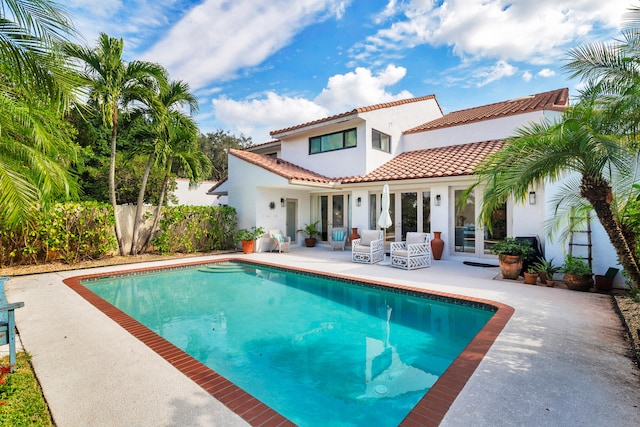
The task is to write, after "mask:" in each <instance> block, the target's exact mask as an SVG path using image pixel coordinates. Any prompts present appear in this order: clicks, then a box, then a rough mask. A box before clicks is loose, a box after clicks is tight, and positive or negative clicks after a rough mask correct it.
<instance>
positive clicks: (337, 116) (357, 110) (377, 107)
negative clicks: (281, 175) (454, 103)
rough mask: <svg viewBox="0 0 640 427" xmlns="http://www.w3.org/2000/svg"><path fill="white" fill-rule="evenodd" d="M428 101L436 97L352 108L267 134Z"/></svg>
mask: <svg viewBox="0 0 640 427" xmlns="http://www.w3.org/2000/svg"><path fill="white" fill-rule="evenodd" d="M428 99H434V100H435V99H436V96H435V95H427V96H421V97H419V98H409V99H402V100H399V101H392V102H385V103H382V104H375V105H370V106H368V107H360V108H354V109H353V110H351V111H347V112H344V113H340V114H335V115H333V116H329V117H324V118H322V119H318V120H314V121H311V122H307V123H302V124H299V125H295V126H291V127H288V128H284V129H278V130H273V131H271V132H269V134H270V135H271V136H274V135H278V134H280V133H284V132H289V131H292V130H296V129H302V128H305V127H307V126H313V125H316V124H319V123H324V122H330V121H331V120H335V119H340V118H342V117H347V116H351V115H355V114H358V113H365V112H367V111H373V110H380V109H383V108H390V107H396V106H398V105H402V104H409V103H412V102H419V101H425V100H428ZM436 103H437V100H436ZM438 108H439V107H438Z"/></svg>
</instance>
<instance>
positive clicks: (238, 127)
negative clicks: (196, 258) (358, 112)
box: [64, 0, 639, 143]
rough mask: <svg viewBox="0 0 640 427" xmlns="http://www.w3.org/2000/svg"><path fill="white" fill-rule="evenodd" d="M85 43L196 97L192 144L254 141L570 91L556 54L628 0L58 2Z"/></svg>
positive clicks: (592, 32) (615, 19) (598, 34)
mask: <svg viewBox="0 0 640 427" xmlns="http://www.w3.org/2000/svg"><path fill="white" fill-rule="evenodd" d="M64 5H65V7H66V8H67V10H68V12H69V13H70V15H71V17H72V19H73V21H74V23H75V25H76V27H77V29H78V30H79V32H80V34H81V35H82V36H83V38H84V40H83V43H85V44H86V45H88V46H90V47H93V46H95V44H96V40H97V38H98V35H99V33H100V32H104V33H106V34H108V35H109V36H112V37H121V38H123V39H124V42H125V59H127V60H134V59H143V60H148V61H153V62H157V63H159V64H161V65H163V66H164V67H165V68H167V69H168V70H169V74H170V77H171V78H172V79H173V80H184V81H186V82H188V83H189V84H190V86H191V89H192V91H193V92H194V93H195V94H196V95H197V96H198V100H199V103H200V111H199V112H198V114H197V115H196V120H197V121H198V124H199V126H200V130H201V132H203V133H206V132H213V131H215V130H217V129H223V130H226V131H230V132H231V133H233V134H235V135H240V134H243V135H245V136H250V137H252V139H253V142H254V143H261V142H266V141H268V140H269V139H270V136H269V131H271V130H276V129H280V128H284V127H288V126H292V125H295V124H299V123H304V122H307V121H310V120H315V119H318V118H321V117H325V116H328V115H331V114H337V113H341V112H345V111H348V110H351V109H353V108H355V107H363V106H367V105H372V104H377V103H380V102H389V101H393V100H397V99H403V98H408V97H414V96H425V95H431V94H435V95H436V98H437V100H438V102H439V103H440V106H441V108H442V109H443V110H444V111H445V113H446V112H451V111H456V110H460V109H464V108H469V107H474V106H478V105H485V104H489V103H493V102H499V101H503V100H508V99H512V98H515V97H518V96H523V95H528V94H533V93H538V92H544V91H548V90H553V89H558V88H562V87H569V89H570V93H571V95H572V96H573V95H576V94H577V90H578V89H579V84H580V82H579V81H577V80H569V79H568V76H567V74H566V73H565V72H564V71H563V70H562V68H561V67H562V65H563V64H564V61H565V59H566V51H567V49H569V48H571V47H575V46H578V45H580V44H583V43H588V42H593V41H609V40H611V39H613V38H614V37H617V36H618V34H619V31H620V25H621V23H622V22H623V16H624V14H625V13H626V12H627V11H628V9H629V7H631V6H634V5H635V6H637V5H639V4H638V3H637V2H636V3H632V2H630V0H607V1H602V0H512V1H506V0H505V1H500V0H449V1H442V0H431V1H430V0H406V1H400V0H269V1H265V0H200V1H191V0H141V1H140V0H139V1H133V0H68V1H66V2H65V3H64Z"/></svg>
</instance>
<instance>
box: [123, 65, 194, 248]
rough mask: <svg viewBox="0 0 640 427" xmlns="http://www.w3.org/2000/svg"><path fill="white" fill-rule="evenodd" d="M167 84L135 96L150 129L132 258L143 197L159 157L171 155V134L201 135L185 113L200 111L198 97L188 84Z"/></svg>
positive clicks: (139, 110) (163, 83)
mask: <svg viewBox="0 0 640 427" xmlns="http://www.w3.org/2000/svg"><path fill="white" fill-rule="evenodd" d="M167 80H168V79H167V78H166V75H165V76H164V78H163V79H162V80H161V81H160V84H158V85H156V86H154V87H150V86H148V85H146V86H145V87H143V88H141V90H140V91H139V92H138V94H137V95H134V98H135V99H136V100H137V101H138V103H139V104H141V106H139V107H138V108H136V112H138V113H140V114H142V115H144V116H145V118H146V121H147V126H146V127H145V131H144V133H145V134H146V135H147V140H148V141H149V142H150V143H149V144H144V147H145V148H146V149H147V152H148V155H149V158H148V161H147V164H146V167H145V170H144V174H143V176H142V183H141V185H140V191H139V193H138V200H137V206H136V215H135V219H134V222H133V237H132V240H131V250H130V255H136V254H137V253H138V249H137V248H138V236H139V233H140V225H141V222H142V208H143V203H144V195H145V191H146V188H147V179H148V177H149V173H150V171H151V168H152V166H153V165H154V163H155V158H156V156H157V155H158V154H163V153H164V152H166V151H169V152H170V151H171V148H172V147H171V146H170V143H171V142H172V132H175V130H174V129H175V128H180V127H182V128H188V129H190V130H193V134H194V137H197V135H198V131H197V127H195V124H194V123H193V121H191V120H189V119H188V116H186V115H185V113H184V112H183V111H184V108H185V107H188V108H189V111H190V112H193V111H196V110H197V108H198V101H197V99H196V97H195V96H194V95H193V94H191V93H190V92H189V85H188V84H187V83H185V82H182V81H173V82H171V83H167ZM184 123H188V125H189V126H186V127H185V126H184V125H182V124H184ZM181 125H182V126H181ZM165 157H166V154H165Z"/></svg>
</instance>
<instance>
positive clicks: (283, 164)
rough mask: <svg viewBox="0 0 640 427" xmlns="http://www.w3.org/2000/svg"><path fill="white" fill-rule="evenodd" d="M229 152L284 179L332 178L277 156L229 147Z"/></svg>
mask: <svg viewBox="0 0 640 427" xmlns="http://www.w3.org/2000/svg"><path fill="white" fill-rule="evenodd" d="M229 154H231V155H232V156H235V157H237V158H239V159H241V160H244V161H245V162H248V163H251V164H254V165H256V166H259V167H261V168H263V169H265V170H267V171H269V172H272V173H275V174H276V175H280V176H281V177H283V178H286V179H290V180H291V179H295V180H300V181H307V182H319V183H331V182H333V181H334V180H332V179H331V178H327V177H326V176H323V175H320V174H319V173H316V172H313V171H310V170H308V169H305V168H302V167H300V166H298V165H295V164H293V163H291V162H287V161H286V160H283V159H281V158H278V157H270V156H265V155H263V154H257V153H252V152H249V151H243V150H235V149H229Z"/></svg>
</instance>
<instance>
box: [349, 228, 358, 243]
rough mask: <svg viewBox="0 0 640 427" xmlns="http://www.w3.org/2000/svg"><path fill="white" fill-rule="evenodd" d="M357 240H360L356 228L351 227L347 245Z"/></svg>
mask: <svg viewBox="0 0 640 427" xmlns="http://www.w3.org/2000/svg"><path fill="white" fill-rule="evenodd" d="M359 238H360V235H359V234H358V227H353V228H352V229H351V236H349V243H351V242H353V241H354V240H356V239H359Z"/></svg>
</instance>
